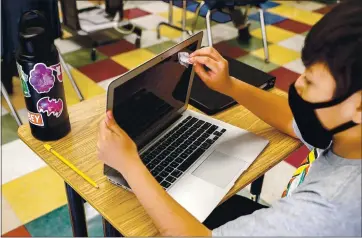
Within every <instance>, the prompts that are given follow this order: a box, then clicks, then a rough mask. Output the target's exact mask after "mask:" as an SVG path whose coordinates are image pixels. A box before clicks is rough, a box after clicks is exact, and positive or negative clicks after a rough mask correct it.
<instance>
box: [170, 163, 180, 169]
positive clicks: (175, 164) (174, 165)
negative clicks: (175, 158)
mask: <svg viewBox="0 0 362 238" xmlns="http://www.w3.org/2000/svg"><path fill="white" fill-rule="evenodd" d="M178 165H179V163H176V162H172V163H171V164H170V166H171V167H173V168H177V166H178Z"/></svg>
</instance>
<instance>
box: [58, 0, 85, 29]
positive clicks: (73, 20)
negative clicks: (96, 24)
mask: <svg viewBox="0 0 362 238" xmlns="http://www.w3.org/2000/svg"><path fill="white" fill-rule="evenodd" d="M60 5H61V9H62V14H63V23H64V25H66V26H67V27H69V28H70V29H71V30H74V31H79V30H81V28H80V24H79V17H78V9H77V3H76V1H75V0H60Z"/></svg>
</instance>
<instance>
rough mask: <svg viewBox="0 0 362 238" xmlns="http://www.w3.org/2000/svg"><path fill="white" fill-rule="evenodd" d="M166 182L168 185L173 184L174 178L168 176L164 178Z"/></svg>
mask: <svg viewBox="0 0 362 238" xmlns="http://www.w3.org/2000/svg"><path fill="white" fill-rule="evenodd" d="M166 181H167V182H170V183H173V182H175V181H176V179H175V178H174V177H172V176H168V177H167V178H166Z"/></svg>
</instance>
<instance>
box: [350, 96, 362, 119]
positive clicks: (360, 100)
mask: <svg viewBox="0 0 362 238" xmlns="http://www.w3.org/2000/svg"><path fill="white" fill-rule="evenodd" d="M355 98H356V99H355V101H356V112H355V114H354V116H353V118H352V120H353V121H354V122H355V123H357V124H362V90H360V91H359V92H356V95H355Z"/></svg>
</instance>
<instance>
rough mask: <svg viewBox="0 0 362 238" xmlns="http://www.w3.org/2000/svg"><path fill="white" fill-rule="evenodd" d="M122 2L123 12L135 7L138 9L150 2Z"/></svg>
mask: <svg viewBox="0 0 362 238" xmlns="http://www.w3.org/2000/svg"><path fill="white" fill-rule="evenodd" d="M123 2H124V3H125V4H124V6H123V8H124V10H127V9H131V8H136V7H138V8H140V6H143V5H148V4H149V3H150V1H123ZM146 11H147V10H146Z"/></svg>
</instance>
